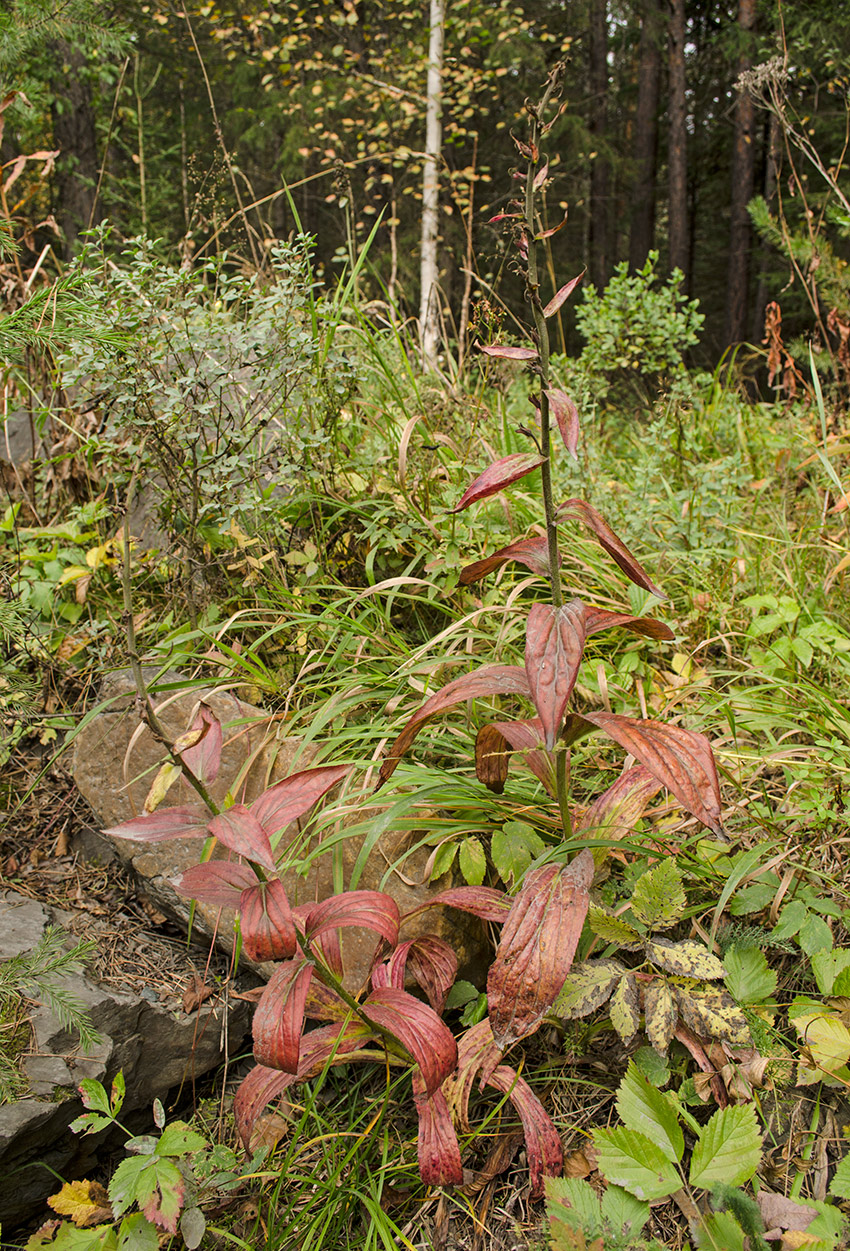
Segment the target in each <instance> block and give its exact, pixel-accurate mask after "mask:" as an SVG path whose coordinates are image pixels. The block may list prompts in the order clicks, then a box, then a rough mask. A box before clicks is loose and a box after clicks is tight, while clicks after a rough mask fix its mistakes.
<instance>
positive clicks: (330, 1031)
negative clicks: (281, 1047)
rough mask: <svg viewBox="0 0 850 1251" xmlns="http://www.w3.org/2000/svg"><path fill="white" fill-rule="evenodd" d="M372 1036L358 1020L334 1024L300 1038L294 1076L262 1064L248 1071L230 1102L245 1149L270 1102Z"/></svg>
mask: <svg viewBox="0 0 850 1251" xmlns="http://www.w3.org/2000/svg"><path fill="white" fill-rule="evenodd" d="M372 1036H373V1035H372V1033H371V1031H370V1030H369V1029H368V1028H367V1027H366V1026H365V1025H364V1024H363V1022H362V1021H347V1022H334V1024H332V1025H323V1026H321V1027H320V1028H319V1029H314V1030H311V1031H310V1033H309V1034H305V1035H304V1037H303V1038H302V1040H301V1059H300V1061H299V1064H298V1072H297V1073H282V1072H281V1071H280V1070H279V1069H272V1068H268V1067H267V1066H266V1065H264V1064H258V1065H257V1066H256V1067H255V1068H253V1069H251V1072H250V1073H249V1074H248V1076H247V1077H246V1078H245V1080H244V1081H243V1082H242V1084H241V1085H240V1087H239V1089H238V1090H237V1092H236V1096H235V1098H234V1100H233V1111H234V1114H235V1117H236V1128H237V1130H238V1131H239V1137H240V1138H241V1139H242V1142H243V1143H244V1144H245V1146H246V1148H247V1146H248V1143H249V1142H250V1139H251V1131H252V1129H253V1128H254V1124H255V1122H256V1120H257V1117H258V1116H259V1115H260V1113H261V1112H262V1110H263V1108H265V1107H266V1106H267V1104H269V1103H271V1101H272V1099H276V1098H277V1097H278V1095H281V1094H283V1092H284V1090H286V1088H287V1087H288V1086H292V1085H293V1084H294V1083H295V1082H304V1081H307V1080H308V1079H309V1078H311V1077H315V1076H316V1075H317V1074H318V1073H321V1072H322V1070H323V1069H324V1067H325V1065H326V1064H328V1063H329V1062H330V1061H332V1062H333V1063H334V1064H344V1063H346V1061H348V1060H350V1059H351V1057H352V1054H353V1053H354V1052H357V1051H359V1050H361V1048H362V1047H363V1045H364V1043H366V1042H367V1041H368V1040H369V1039H370V1038H372Z"/></svg>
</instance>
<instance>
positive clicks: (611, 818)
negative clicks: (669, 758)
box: [575, 765, 661, 864]
mask: <svg viewBox="0 0 850 1251" xmlns="http://www.w3.org/2000/svg"><path fill="white" fill-rule="evenodd" d="M660 790H661V783H660V782H659V781H658V778H656V777H654V776H653V774H651V773H650V772H649V770H648V769H646V768H644V766H643V765H635V766H634V767H633V768H631V769H626V770H624V771H623V773H621V774H620V776H619V777H618V778H617V780H616V782H614V783H612V785H611V786H609V787H608V789H607V791H603V793H602V794H601V795H600V796H599V797H598V798H597V799H595V800H594V801H593V803H592V804H591V805H590V807H589V808H588V809H587V811H586V812H585V814H584V816H583V817H581V819H580V820H579V821H578V822H577V823H576V825H575V832H576V834H589V835H590V837H591V838H607V839H610V840H611V841H612V842H614V841H619V839H621V838H625V837H626V836H627V835H628V834H630V833H631V831H632V830H633V829H634V827H635V826H636V825H637V823H638V821H639V820H640V818H641V817H642V816H643V814H644V812H645V811H646V805H647V804H648V803H649V801H650V799H652V797H653V795H657V794H658V792H659V791H660ZM608 853H609V849H608V848H607V847H595V848H594V849H593V859H594V860H595V861H596V863H597V864H601V863H602V862H603V861H604V860H605V858H606V856H607V855H608Z"/></svg>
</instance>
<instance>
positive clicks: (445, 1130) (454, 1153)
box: [413, 1071, 463, 1186]
mask: <svg viewBox="0 0 850 1251" xmlns="http://www.w3.org/2000/svg"><path fill="white" fill-rule="evenodd" d="M413 1098H414V1102H415V1104H416V1112H417V1114H418V1116H419V1136H418V1144H417V1154H418V1156H419V1176H420V1177H421V1178H422V1180H423V1182H424V1183H425V1185H426V1186H459V1185H460V1184H461V1182H462V1181H463V1164H462V1163H461V1158H460V1143H459V1142H458V1140H457V1134H456V1133H455V1129H454V1125H452V1118H451V1114H450V1112H449V1107H448V1104H447V1103H446V1096H445V1095H444V1094H443V1092H442V1090H435V1091H434V1092H433V1093H432V1094H431V1095H429V1094H428V1092H427V1090H426V1089H425V1083H424V1082H423V1080H422V1078H421V1076H420V1075H419V1074H418V1073H417V1072H415V1071H414V1074H413Z"/></svg>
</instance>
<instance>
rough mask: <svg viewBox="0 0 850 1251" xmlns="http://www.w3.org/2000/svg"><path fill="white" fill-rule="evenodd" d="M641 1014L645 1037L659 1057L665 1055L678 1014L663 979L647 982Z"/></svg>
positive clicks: (671, 994) (671, 993)
mask: <svg viewBox="0 0 850 1251" xmlns="http://www.w3.org/2000/svg"><path fill="white" fill-rule="evenodd" d="M643 1014H644V1025H645V1029H646V1036H647V1038H648V1039H649V1041H650V1043H651V1044H652V1046H653V1047H654V1048H655V1050H656V1051H657V1052H658V1054H659V1055H660V1056H665V1055H666V1054H667V1048H668V1047H669V1046H670V1040H671V1039H672V1037H673V1031H674V1030H675V1028H676V1018H677V1017H678V1012H677V1009H676V1004H675V1001H674V999H673V992H672V991H671V989H670V987H669V986H668V984H667V982H666V980H665V979H664V978H663V977H657V978H655V979H654V980H653V981H651V982H648V983H647V984H646V985H645V986H644V990H643Z"/></svg>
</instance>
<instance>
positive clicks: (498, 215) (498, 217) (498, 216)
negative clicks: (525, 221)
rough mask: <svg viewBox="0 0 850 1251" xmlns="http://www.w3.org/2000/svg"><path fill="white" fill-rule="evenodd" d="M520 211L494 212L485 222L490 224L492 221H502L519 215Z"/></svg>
mask: <svg viewBox="0 0 850 1251" xmlns="http://www.w3.org/2000/svg"><path fill="white" fill-rule="evenodd" d="M521 216H522V214H521V213H496V215H495V216H494V217H488V218H487V224H488V225H492V223H493V222H503V221H507V220H509V219H511V218H514V217H521Z"/></svg>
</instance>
